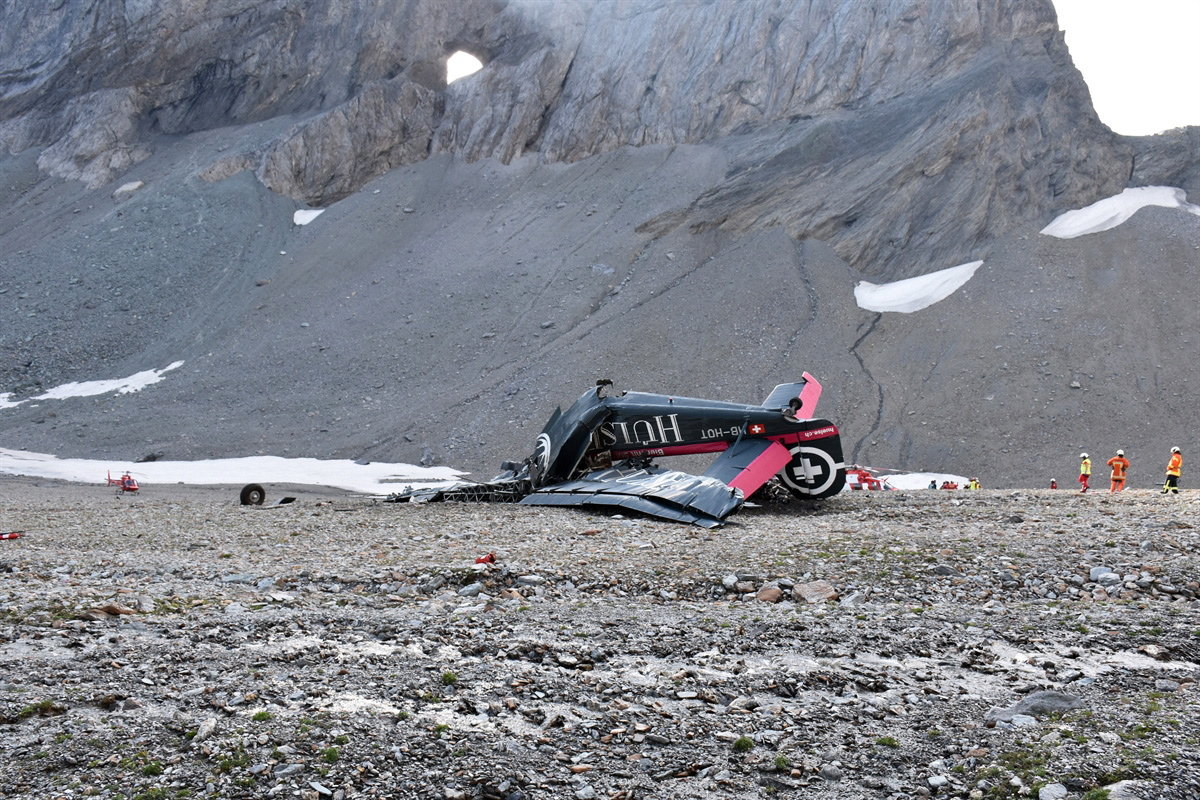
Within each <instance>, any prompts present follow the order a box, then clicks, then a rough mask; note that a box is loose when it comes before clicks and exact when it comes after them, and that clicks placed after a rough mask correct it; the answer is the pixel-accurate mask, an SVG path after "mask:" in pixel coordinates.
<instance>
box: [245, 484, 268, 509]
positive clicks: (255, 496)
mask: <svg viewBox="0 0 1200 800" xmlns="http://www.w3.org/2000/svg"><path fill="white" fill-rule="evenodd" d="M238 499H239V500H241V501H242V505H244V506H261V505H262V504H263V501H264V500H266V499H267V491H266V489H264V488H263V487H261V486H259V485H258V484H257V483H248V484H246V485H245V486H243V487H242V493H241V494H239V495H238Z"/></svg>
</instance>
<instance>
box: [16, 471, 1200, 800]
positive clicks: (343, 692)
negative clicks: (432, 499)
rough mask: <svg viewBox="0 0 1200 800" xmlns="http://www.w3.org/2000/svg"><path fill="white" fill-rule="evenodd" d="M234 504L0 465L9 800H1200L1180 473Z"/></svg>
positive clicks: (1192, 531)
mask: <svg viewBox="0 0 1200 800" xmlns="http://www.w3.org/2000/svg"><path fill="white" fill-rule="evenodd" d="M222 497H223V498H224V499H223V500H220V501H218V500H214V499H212V497H205V498H191V497H186V496H185V497H182V498H181V499H165V498H154V497H150V496H145V497H137V498H135V499H133V500H132V502H131V501H130V499H129V498H122V499H121V500H120V501H119V502H115V501H113V500H111V499H110V498H108V497H107V496H105V497H103V498H97V497H96V496H95V495H94V494H93V495H88V494H87V493H86V492H85V491H84V490H82V489H78V490H76V491H74V493H71V492H68V493H67V494H66V496H65V498H64V496H63V495H60V494H54V495H52V494H49V493H45V492H43V493H33V494H32V496H30V493H29V492H28V490H27V487H26V488H24V489H23V490H22V491H21V492H18V491H16V490H15V489H14V488H13V487H8V486H7V485H6V484H4V483H0V502H3V510H4V514H5V516H6V518H7V519H11V520H12V522H13V523H14V524H17V525H25V526H30V525H32V524H33V523H35V522H36V524H37V526H38V528H39V531H40V533H39V535H38V536H37V537H27V538H25V539H22V540H20V541H16V542H11V543H9V544H8V545H7V546H6V547H5V549H4V550H3V551H0V608H2V609H3V610H2V611H0V734H2V735H0V751H2V752H0V794H2V795H5V796H16V797H86V796H100V797H114V798H116V797H124V798H134V797H143V798H148V797H184V796H188V795H189V793H190V795H191V796H205V795H208V796H219V797H276V796H285V797H304V798H318V799H319V798H360V797H361V798H384V797H411V798H428V799H429V800H434V799H435V798H436V800H446V799H447V798H504V799H505V800H520V799H521V798H530V799H532V798H578V799H579V800H587V798H641V799H644V800H649V799H650V798H655V799H659V800H666V799H667V798H734V797H736V798H747V797H763V798H766V797H796V798H829V799H832V798H843V799H844V798H910V797H921V796H934V797H955V798H997V797H1039V798H1054V797H1063V798H1084V797H1089V798H1090V797H1096V796H1099V795H1096V794H1093V795H1088V794H1087V793H1088V792H1091V791H1093V790H1096V789H1100V788H1104V787H1109V788H1110V797H1117V796H1125V797H1140V798H1194V797H1197V796H1198V793H1200V755H1198V754H1200V744H1198V743H1200V713H1198V711H1200V700H1198V698H1197V678H1198V677H1200V584H1198V583H1197V575H1198V574H1200V573H1198V571H1197V560H1198V558H1200V529H1198V528H1197V526H1196V522H1195V520H1196V519H1197V518H1198V517H1200V514H1198V513H1197V512H1198V511H1200V496H1195V495H1193V494H1191V493H1185V494H1184V495H1182V496H1181V497H1179V498H1170V499H1164V498H1161V497H1160V496H1158V495H1154V494H1151V493H1149V492H1127V493H1125V495H1124V496H1120V497H1116V498H1107V497H1103V496H1099V495H1098V496H1091V495H1088V496H1082V497H1081V496H1079V495H1077V494H1074V493H1070V494H1068V493H1065V492H1058V493H1056V492H1049V491H1045V492H1036V491H1028V492H1000V491H987V490H985V491H980V492H972V493H971V495H970V497H969V498H968V497H964V496H962V495H953V494H951V493H947V492H924V493H920V492H919V493H911V494H910V493H900V492H889V493H886V494H883V493H881V494H868V493H865V492H862V493H854V494H844V495H840V496H838V497H836V498H833V499H831V500H829V501H827V502H826V503H825V504H824V505H823V506H821V507H820V508H817V509H807V508H796V507H793V506H785V507H772V508H764V509H758V510H753V509H752V510H748V511H746V512H744V513H743V514H742V515H741V516H739V517H738V519H737V522H738V524H735V525H730V526H729V527H727V528H725V529H723V530H720V531H706V530H700V529H695V528H688V527H683V526H679V525H675V524H672V523H666V522H657V521H653V520H646V519H626V518H622V517H620V516H615V517H614V516H606V515H601V514H588V513H586V512H580V511H578V510H558V509H550V510H545V509H530V508H525V507H517V506H462V505H447V506H415V507H409V506H396V505H391V504H379V503H375V502H373V501H371V500H367V499H361V500H360V499H355V498H350V499H346V498H342V499H338V500H336V501H334V502H333V503H332V504H325V505H315V504H311V503H296V504H292V505H290V506H288V507H286V508H282V509H280V510H279V511H278V512H276V513H275V514H271V515H262V514H256V513H252V512H251V511H249V510H248V509H244V508H242V507H240V506H239V505H237V504H236V502H234V500H233V499H232V498H229V497H224V495H222ZM1018 517H1019V520H1018V519H1017V518H1018ZM480 553H490V554H494V555H495V561H494V562H487V561H484V562H482V563H477V562H476V559H477V558H478V557H479V554H480ZM1110 576H1113V577H1110ZM1121 793H1124V794H1121Z"/></svg>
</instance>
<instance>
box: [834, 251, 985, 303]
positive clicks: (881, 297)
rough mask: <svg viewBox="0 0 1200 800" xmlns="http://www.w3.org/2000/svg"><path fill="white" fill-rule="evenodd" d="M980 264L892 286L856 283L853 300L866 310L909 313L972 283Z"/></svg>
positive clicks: (867, 282)
mask: <svg viewBox="0 0 1200 800" xmlns="http://www.w3.org/2000/svg"><path fill="white" fill-rule="evenodd" d="M981 264H983V262H982V261H972V262H971V263H970V264H961V265H959V266H957V267H950V268H949V269H942V270H938V271H937V272H930V273H929V274H928V275H918V276H917V277H915V278H905V279H904V280H902V281H895V282H894V283H883V284H875V283H870V282H869V281H859V282H858V283H857V284H856V285H855V287H854V300H855V301H856V302H857V303H858V307H859V308H863V309H866V310H867V311H897V312H899V313H901V314H911V313H912V312H914V311H920V310H921V309H923V308H928V307H929V306H931V305H933V304H934V303H936V302H938V301H939V300H944V299H946V298H947V297H949V296H950V295H952V294H953V293H954V292H955V291H956V290H957V289H958V288H959V287H960V286H962V285H963V284H964V283H966V282H967V281H969V280H971V276H973V275H974V274H975V270H977V269H979V267H980V265H981Z"/></svg>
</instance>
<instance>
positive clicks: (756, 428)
mask: <svg viewBox="0 0 1200 800" xmlns="http://www.w3.org/2000/svg"><path fill="white" fill-rule="evenodd" d="M746 430H747V431H748V432H749V433H766V432H767V426H766V425H763V424H762V423H759V422H756V423H754V424H753V425H750V426H749V427H747V428H746Z"/></svg>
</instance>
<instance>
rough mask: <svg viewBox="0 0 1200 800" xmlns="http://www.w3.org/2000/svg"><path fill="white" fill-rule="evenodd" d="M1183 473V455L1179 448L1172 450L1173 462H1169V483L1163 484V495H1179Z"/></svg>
mask: <svg viewBox="0 0 1200 800" xmlns="http://www.w3.org/2000/svg"><path fill="white" fill-rule="evenodd" d="M1181 472H1183V453H1180V452H1179V448H1178V447H1172V448H1171V460H1170V461H1168V462H1167V482H1166V483H1165V484H1163V489H1162V494H1167V493H1168V492H1170V493H1171V494H1179V474H1180V473H1181Z"/></svg>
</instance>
